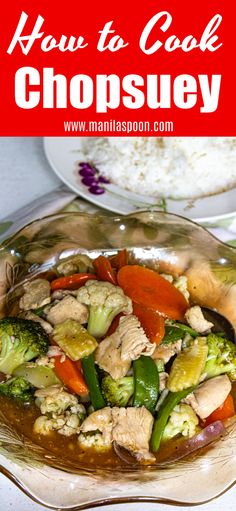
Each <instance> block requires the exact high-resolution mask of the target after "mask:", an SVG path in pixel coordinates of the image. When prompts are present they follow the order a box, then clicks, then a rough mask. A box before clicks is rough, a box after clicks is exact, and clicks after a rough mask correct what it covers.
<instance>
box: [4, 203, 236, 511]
mask: <svg viewBox="0 0 236 511" xmlns="http://www.w3.org/2000/svg"><path fill="white" fill-rule="evenodd" d="M120 248H126V249H127V251H128V254H129V260H130V262H136V263H141V264H145V265H146V266H148V267H150V268H154V269H158V270H160V271H162V272H167V273H168V272H170V273H174V274H176V275H178V274H181V273H183V272H185V274H186V275H187V276H188V283H189V290H190V294H191V299H192V301H193V302H196V303H198V304H200V305H204V306H208V307H211V308H216V309H217V310H218V311H219V312H221V313H222V314H223V315H225V316H226V317H227V318H228V319H229V320H230V321H231V323H232V324H233V325H234V327H235V328H236V307H235V297H236V249H234V248H231V247H228V246H227V245H225V244H224V243H221V242H220V241H218V240H217V239H216V238H214V237H213V236H212V235H211V234H209V233H208V232H207V231H206V230H205V229H204V228H202V227H200V226H199V225H197V224H195V223H193V222H191V221H189V220H186V219H185V218H182V217H179V216H176V215H171V214H167V213H162V212H154V211H153V212H146V211H144V212H138V213H133V214H131V215H128V216H122V217H112V216H105V215H88V214H84V213H64V214H63V213H62V214H57V215H53V216H49V217H46V218H43V219H40V220H37V221H34V222H32V223H31V224H29V225H28V226H26V227H24V228H23V229H21V231H19V232H18V233H16V234H15V235H14V236H12V237H11V238H9V239H8V240H6V241H5V242H4V243H3V244H2V247H1V248H0V317H4V315H6V314H7V313H8V310H9V308H11V307H12V304H13V303H14V301H15V300H16V298H18V297H19V296H21V294H22V287H23V283H24V282H25V281H26V280H29V279H31V278H34V277H35V276H36V275H38V274H39V273H42V272H47V271H50V270H51V269H52V268H53V266H54V265H55V263H57V262H58V261H59V260H61V259H63V258H65V257H68V256H69V255H73V254H76V253H79V252H82V253H88V254H90V255H92V256H93V257H95V256H97V255H99V254H101V253H104V254H107V255H111V254H113V253H114V252H116V250H117V249H120ZM235 433H236V427H235V425H234V423H233V424H232V425H231V427H230V428H229V430H228V434H227V436H225V437H224V438H223V439H221V440H219V441H218V442H216V443H214V444H212V445H211V446H210V447H208V448H205V449H202V450H201V451H197V452H195V454H194V455H192V456H191V457H188V458H186V459H184V460H181V461H178V462H176V463H175V464H174V465H172V466H169V467H168V468H162V469H160V468H157V467H147V468H144V467H138V468H137V467H129V466H127V465H126V466H120V468H118V469H113V470H112V469H109V468H104V467H102V466H97V467H95V468H93V469H91V468H89V467H85V466H82V465H81V464H79V462H78V463H74V462H72V461H69V460H67V459H65V458H63V457H61V456H57V455H55V454H54V453H52V452H49V451H47V450H46V449H45V448H43V447H42V446H39V445H37V444H35V443H33V442H32V440H30V439H29V438H27V437H23V436H22V435H21V434H19V433H18V432H17V431H15V430H14V428H13V427H12V426H11V424H10V421H9V419H8V417H7V416H6V415H4V414H3V412H2V411H1V410H0V446H1V447H0V454H3V456H1V463H2V468H1V469H0V470H1V471H2V472H3V473H4V474H5V475H6V476H8V477H10V478H11V479H12V480H13V481H14V482H15V483H16V484H18V486H19V487H21V488H22V489H23V490H24V491H25V492H26V493H27V494H28V495H30V496H31V497H32V498H34V499H35V500H37V501H38V502H40V503H43V504H44V505H48V506H51V507H53V508H55V509H56V508H61V509H62V508H63V509H64V508H65V509H75V508H76V509H85V508H89V507H90V506H91V505H98V504H101V503H103V504H110V505H111V504H114V503H118V502H119V503H121V502H134V501H135V502H138V501H151V502H160V501H161V502H167V503H169V504H170V503H172V504H176V503H182V504H197V503H202V502H205V501H207V500H209V499H212V498H214V497H216V496H217V495H219V494H221V493H222V492H223V491H225V490H226V489H227V488H229V487H230V486H231V485H232V484H233V483H234V481H235V475H236V452H235V447H236V441H235ZM58 479H59V480H60V484H59V485H58V484H57V485H56V491H55V484H56V481H58ZM104 481H105V484H104Z"/></svg>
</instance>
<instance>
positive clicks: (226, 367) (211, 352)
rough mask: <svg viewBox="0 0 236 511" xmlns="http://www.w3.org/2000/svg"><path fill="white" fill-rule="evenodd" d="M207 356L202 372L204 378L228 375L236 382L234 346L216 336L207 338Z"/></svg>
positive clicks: (235, 348) (212, 335)
mask: <svg viewBox="0 0 236 511" xmlns="http://www.w3.org/2000/svg"><path fill="white" fill-rule="evenodd" d="M207 345H208V355H207V360H206V364H205V367H204V370H203V375H204V378H213V377H214V376H219V375H220V374H226V373H227V374H228V376H229V378H230V379H231V380H236V346H235V344H233V343H232V342H231V341H229V340H228V339H225V338H224V337H221V336H219V335H216V334H209V335H208V336H207Z"/></svg>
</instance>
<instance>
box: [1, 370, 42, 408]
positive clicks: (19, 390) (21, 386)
mask: <svg viewBox="0 0 236 511" xmlns="http://www.w3.org/2000/svg"><path fill="white" fill-rule="evenodd" d="M0 394H2V395H3V396H7V397H10V398H14V399H18V400H19V401H21V402H22V403H29V402H30V401H31V400H32V398H33V394H34V387H33V386H32V385H31V384H30V383H29V382H28V381H27V380H26V379H25V378H22V376H16V377H15V378H10V379H9V380H7V381H5V382H3V383H0Z"/></svg>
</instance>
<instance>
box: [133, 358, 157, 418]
mask: <svg viewBox="0 0 236 511" xmlns="http://www.w3.org/2000/svg"><path fill="white" fill-rule="evenodd" d="M133 371H134V399H133V406H136V407H139V406H145V408H147V410H149V411H150V412H151V413H154V411H155V406H156V403H157V399H158V394H159V373H158V370H157V366H156V364H155V362H154V360H153V359H152V358H151V357H145V356H144V355H141V357H140V358H139V359H138V360H134V362H133Z"/></svg>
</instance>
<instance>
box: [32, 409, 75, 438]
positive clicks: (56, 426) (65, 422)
mask: <svg viewBox="0 0 236 511" xmlns="http://www.w3.org/2000/svg"><path fill="white" fill-rule="evenodd" d="M79 428H80V419H79V417H78V415H76V414H70V413H68V412H66V413H65V415H59V416H58V417H56V418H53V417H52V418H48V417H47V416H46V415H41V416H40V417H38V418H37V419H36V421H35V423H34V426H33V431H34V433H36V434H38V435H48V434H50V433H51V432H52V431H57V432H58V433H59V434H60V435H64V436H71V435H75V434H76V433H78V432H79Z"/></svg>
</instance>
